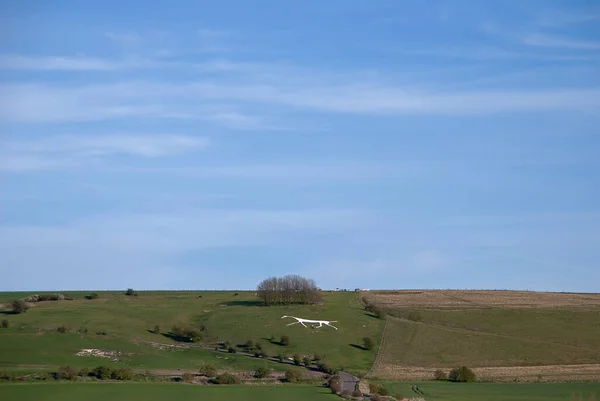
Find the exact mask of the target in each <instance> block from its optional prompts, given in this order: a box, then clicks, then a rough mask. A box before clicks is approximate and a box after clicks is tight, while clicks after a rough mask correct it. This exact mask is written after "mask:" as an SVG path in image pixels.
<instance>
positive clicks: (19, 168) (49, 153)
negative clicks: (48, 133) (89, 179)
mask: <svg viewBox="0 0 600 401" xmlns="http://www.w3.org/2000/svg"><path fill="white" fill-rule="evenodd" d="M208 145H209V141H208V139H206V138H201V137H192V136H185V135H130V134H120V135H119V134H111V135H102V136H84V135H63V136H54V137H49V138H44V139H38V140H29V141H27V140H13V141H3V142H0V148H1V149H2V153H0V170H1V171H5V172H27V171H46V170H57V169H70V168H74V167H77V166H79V167H81V166H82V165H90V164H94V163H96V162H97V159H98V158H102V157H107V156H111V155H118V154H124V155H130V156H138V157H146V158H156V157H165V156H172V155H177V154H181V153H185V152H192V151H196V150H199V149H203V148H205V147H207V146H208Z"/></svg>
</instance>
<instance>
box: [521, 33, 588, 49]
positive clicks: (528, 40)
mask: <svg viewBox="0 0 600 401" xmlns="http://www.w3.org/2000/svg"><path fill="white" fill-rule="evenodd" d="M523 43H524V44H526V45H529V46H538V47H558V48H565V49H577V50H597V49H600V42H594V41H586V40H576V39H570V38H563V37H560V36H551V35H544V34H531V35H527V36H525V37H523Z"/></svg>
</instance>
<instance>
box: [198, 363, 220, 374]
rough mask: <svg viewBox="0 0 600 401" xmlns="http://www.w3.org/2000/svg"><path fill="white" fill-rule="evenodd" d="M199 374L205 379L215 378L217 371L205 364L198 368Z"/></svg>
mask: <svg viewBox="0 0 600 401" xmlns="http://www.w3.org/2000/svg"><path fill="white" fill-rule="evenodd" d="M200 374H201V375H203V376H206V377H215V376H216V375H217V369H216V368H215V367H214V366H213V365H211V364H209V363H207V364H204V365H203V366H202V367H201V368H200Z"/></svg>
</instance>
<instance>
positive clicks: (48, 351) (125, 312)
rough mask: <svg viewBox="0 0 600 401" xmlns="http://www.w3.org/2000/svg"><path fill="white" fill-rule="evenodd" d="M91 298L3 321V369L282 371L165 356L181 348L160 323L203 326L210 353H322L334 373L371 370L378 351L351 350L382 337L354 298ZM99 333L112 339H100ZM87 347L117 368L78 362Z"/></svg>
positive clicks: (219, 359) (41, 306) (217, 358)
mask: <svg viewBox="0 0 600 401" xmlns="http://www.w3.org/2000/svg"><path fill="white" fill-rule="evenodd" d="M30 294H31V293H19V294H16V293H2V294H0V303H4V304H5V305H7V304H8V302H9V301H10V300H11V299H15V298H21V297H24V296H26V295H30ZM86 294H88V293H65V295H68V296H71V297H73V298H75V299H74V300H73V301H48V302H39V303H34V304H32V307H31V309H29V311H27V312H26V313H23V314H19V315H13V314H5V315H3V316H2V317H1V318H2V319H8V320H9V323H10V327H9V328H8V329H0V355H1V356H0V367H1V366H2V365H4V366H5V367H14V366H16V365H67V364H68V365H72V366H75V367H83V366H88V367H91V366H97V365H99V364H107V365H110V364H113V365H125V366H129V367H132V368H138V369H146V368H189V369H196V368H198V367H200V366H201V365H202V364H203V362H204V361H210V362H211V363H213V364H214V365H216V366H217V367H222V368H227V369H235V370H253V369H255V368H256V367H258V366H262V365H264V364H271V365H272V367H273V368H274V369H278V368H279V369H280V370H282V369H283V368H284V367H281V365H278V364H277V363H275V362H268V361H265V360H262V359H257V358H249V357H244V356H239V355H231V354H227V355H224V354H222V353H216V352H214V351H212V350H205V349H201V348H197V347H196V348H188V349H162V350H161V349H159V348H158V347H157V344H151V343H160V344H176V342H175V341H173V340H172V339H170V338H168V337H166V336H164V335H161V334H153V333H150V332H149V330H150V329H152V328H154V326H155V325H157V324H158V325H159V326H160V327H161V331H162V332H163V334H164V333H166V332H168V331H169V330H170V328H171V327H172V325H173V324H176V323H179V324H183V325H187V326H191V327H195V328H201V327H204V328H205V331H204V334H205V338H204V340H203V344H204V345H206V346H212V347H214V346H215V344H216V343H218V342H223V341H226V340H229V341H231V343H232V344H243V343H245V342H246V340H248V339H252V340H253V341H255V342H260V343H261V345H262V346H263V348H264V349H265V350H266V352H267V353H268V354H269V355H277V354H278V353H284V354H286V355H288V356H292V355H293V354H294V353H298V354H300V355H301V356H304V355H313V354H315V353H318V354H321V355H324V356H325V361H326V362H327V363H328V364H330V365H332V366H334V367H338V368H339V367H344V368H345V369H348V370H351V371H352V370H354V371H358V370H362V371H366V370H368V369H369V367H370V366H371V364H372V363H373V361H374V359H375V355H376V350H372V351H365V350H361V349H359V348H357V347H353V346H352V345H351V344H358V343H360V341H361V339H362V338H363V337H365V336H370V337H373V338H375V339H378V338H379V337H380V335H381V332H382V330H383V321H380V320H378V319H374V318H373V317H371V316H368V315H366V314H365V313H364V311H363V310H362V307H361V305H360V303H359V302H358V298H357V296H356V294H354V293H335V294H329V293H325V294H324V301H325V302H324V303H323V304H322V305H316V306H299V305H294V306H272V307H264V306H260V305H259V302H258V300H257V298H256V297H255V296H254V293H252V292H239V295H238V296H234V293H233V292H140V293H139V296H137V297H133V296H125V295H123V294H122V293H105V292H103V293H100V298H99V299H96V300H86V299H84V295H86ZM199 295H201V296H202V298H198V296H199ZM7 306H8V305H7ZM282 315H296V316H301V317H308V318H313V319H315V318H316V319H318V318H322V319H327V320H338V321H339V323H338V327H339V331H335V330H333V329H331V328H329V327H324V328H321V329H313V328H304V327H302V326H300V325H294V326H290V327H286V324H287V323H289V322H291V320H289V319H288V320H281V316H282ZM60 325H65V326H67V327H69V328H70V331H69V332H67V333H64V334H61V333H58V332H57V331H56V328H57V327H58V326H60ZM80 328H87V329H88V333H87V334H81V333H77V330H78V329H80ZM101 330H104V331H106V332H107V335H97V334H95V333H97V332H99V331H101ZM282 335H287V336H289V337H290V339H291V343H290V345H289V346H281V345H278V344H274V343H271V342H270V341H269V340H270V337H271V336H274V337H275V339H276V340H279V338H280V337H281V336H282ZM194 346H198V344H194ZM88 348H95V349H101V350H111V351H119V352H120V353H121V355H119V357H118V358H119V361H118V362H116V363H111V362H110V361H109V360H108V359H104V358H99V357H82V356H76V355H75V354H76V353H77V352H79V351H80V350H82V349H88ZM224 357H226V358H227V359H225V358H224Z"/></svg>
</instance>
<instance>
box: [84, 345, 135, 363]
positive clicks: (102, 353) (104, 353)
mask: <svg viewBox="0 0 600 401" xmlns="http://www.w3.org/2000/svg"><path fill="white" fill-rule="evenodd" d="M75 355H77V356H96V357H99V358H107V359H110V360H111V361H113V362H118V361H119V356H121V355H132V354H130V353H125V352H120V351H110V350H101V349H96V348H84V349H82V350H81V351H79V352H78V353H76V354H75Z"/></svg>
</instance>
